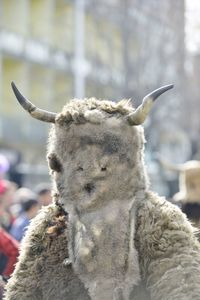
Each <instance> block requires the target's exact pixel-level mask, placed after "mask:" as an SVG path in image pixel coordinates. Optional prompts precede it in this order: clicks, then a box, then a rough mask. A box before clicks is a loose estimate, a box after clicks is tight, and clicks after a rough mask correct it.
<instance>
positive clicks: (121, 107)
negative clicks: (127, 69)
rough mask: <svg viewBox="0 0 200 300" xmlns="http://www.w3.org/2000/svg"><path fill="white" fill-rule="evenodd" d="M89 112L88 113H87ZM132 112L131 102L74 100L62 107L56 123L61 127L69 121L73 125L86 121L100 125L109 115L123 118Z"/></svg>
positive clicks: (91, 99) (90, 99)
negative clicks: (72, 122)
mask: <svg viewBox="0 0 200 300" xmlns="http://www.w3.org/2000/svg"><path fill="white" fill-rule="evenodd" d="M89 111H90V113H88V112H89ZM97 111H98V113H99V116H100V115H101V118H99V116H97ZM133 111H134V108H133V107H132V105H131V101H130V100H126V99H123V100H121V101H119V102H112V101H108V100H97V99H95V98H89V99H83V100H80V99H74V100H71V101H70V102H69V103H67V104H66V105H65V106H64V108H63V110H62V112H61V113H59V114H58V116H57V118H56V122H57V123H58V124H61V125H62V124H63V123H69V122H71V121H74V122H75V123H84V122H87V121H89V122H91V123H98V122H99V123H100V122H101V121H102V120H103V118H105V117H108V115H109V114H115V115H116V116H117V115H119V116H124V115H128V114H129V113H131V112H133ZM92 113H94V115H95V116H94V117H92ZM100 119H101V120H100Z"/></svg>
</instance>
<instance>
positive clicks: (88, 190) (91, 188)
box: [84, 182, 95, 195]
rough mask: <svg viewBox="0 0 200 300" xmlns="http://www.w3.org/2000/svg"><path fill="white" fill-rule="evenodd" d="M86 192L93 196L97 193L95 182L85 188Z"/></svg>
mask: <svg viewBox="0 0 200 300" xmlns="http://www.w3.org/2000/svg"><path fill="white" fill-rule="evenodd" d="M84 190H85V191H86V192H87V194H88V195H91V194H92V193H93V192H94V191H95V186H94V183H93V182H89V183H87V184H86V185H85V186H84Z"/></svg>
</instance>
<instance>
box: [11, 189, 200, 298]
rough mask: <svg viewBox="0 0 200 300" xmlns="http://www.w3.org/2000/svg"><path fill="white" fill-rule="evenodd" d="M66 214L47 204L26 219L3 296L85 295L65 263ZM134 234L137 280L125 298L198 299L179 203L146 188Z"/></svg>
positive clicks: (199, 272)
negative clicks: (18, 256)
mask: <svg viewBox="0 0 200 300" xmlns="http://www.w3.org/2000/svg"><path fill="white" fill-rule="evenodd" d="M63 217H64V219H65V220H63V219H62V218H63ZM59 218H61V220H62V222H61V224H58V223H59ZM67 218H68V217H67V216H66V215H65V214H64V213H63V211H62V209H61V208H60V207H59V206H58V205H56V204H52V205H50V206H49V207H48V208H43V209H42V210H41V211H40V213H39V214H38V216H37V217H36V218H35V219H34V220H33V221H32V223H31V226H30V227H29V229H28V232H27V234H26V237H25V238H24V240H23V244H22V249H21V253H20V258H19V262H18V263H17V265H16V269H15V271H14V274H13V276H12V277H11V279H10V280H9V283H8V284H7V292H6V296H5V299H6V300H26V299H31V300H40V299H41V300H54V299H58V300H63V299H68V300H76V299H77V300H79V299H80V300H86V299H90V297H89V295H88V292H87V290H86V289H85V288H84V286H83V284H82V283H81V281H80V280H79V279H78V277H77V276H76V275H75V274H74V271H73V269H72V266H71V265H70V264H69V265H68V258H69V255H68V250H67V249H68V247H67V243H68V241H67V224H68V221H67ZM57 229H58V231H57ZM135 240H136V247H137V250H138V253H139V261H140V270H141V281H140V283H139V284H138V286H137V287H136V288H135V289H133V291H132V293H131V296H130V300H136V299H137V300H150V299H151V300H161V299H162V300H172V299H176V300H179V299H180V300H195V299H196V300H197V299H199V295H200V284H199V283H200V267H199V265H200V246H199V243H198V242H197V239H196V237H195V235H194V229H193V227H192V226H191V225H190V223H189V222H188V221H187V220H186V217H185V216H184V214H183V213H182V212H181V211H180V210H179V208H177V207H176V206H174V205H173V204H170V203H168V202H167V201H166V200H164V199H162V198H159V197H158V196H156V195H155V194H153V193H147V194H146V198H145V199H143V200H142V201H141V202H140V203H138V205H137V220H136V237H135ZM105 259H106V258H105ZM103 299H104V298H102V300H103ZM119 299H120V298H119Z"/></svg>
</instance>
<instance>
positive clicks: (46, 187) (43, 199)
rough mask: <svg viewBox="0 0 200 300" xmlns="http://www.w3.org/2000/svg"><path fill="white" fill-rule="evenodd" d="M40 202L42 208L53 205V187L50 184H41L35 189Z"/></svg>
mask: <svg viewBox="0 0 200 300" xmlns="http://www.w3.org/2000/svg"><path fill="white" fill-rule="evenodd" d="M35 193H36V194H37V197H38V201H39V203H40V205H41V206H47V205H49V204H51V203H52V196H51V185H50V184H48V183H41V184H38V185H37V186H36V187H35Z"/></svg>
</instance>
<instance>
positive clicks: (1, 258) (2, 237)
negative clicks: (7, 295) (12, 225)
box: [0, 227, 19, 299]
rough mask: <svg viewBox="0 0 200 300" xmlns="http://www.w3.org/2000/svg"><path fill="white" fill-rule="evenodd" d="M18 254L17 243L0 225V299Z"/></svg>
mask: <svg viewBox="0 0 200 300" xmlns="http://www.w3.org/2000/svg"><path fill="white" fill-rule="evenodd" d="M18 254H19V243H18V242H17V241H16V240H15V239H14V238H13V237H12V236H11V235H10V234H9V233H7V232H6V231H5V230H4V229H3V228H1V227H0V299H2V297H3V289H4V286H5V283H6V281H7V279H8V278H9V277H10V275H11V274H12V272H13V270H14V267H15V263H16V261H17V257H18Z"/></svg>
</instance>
